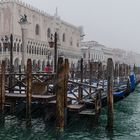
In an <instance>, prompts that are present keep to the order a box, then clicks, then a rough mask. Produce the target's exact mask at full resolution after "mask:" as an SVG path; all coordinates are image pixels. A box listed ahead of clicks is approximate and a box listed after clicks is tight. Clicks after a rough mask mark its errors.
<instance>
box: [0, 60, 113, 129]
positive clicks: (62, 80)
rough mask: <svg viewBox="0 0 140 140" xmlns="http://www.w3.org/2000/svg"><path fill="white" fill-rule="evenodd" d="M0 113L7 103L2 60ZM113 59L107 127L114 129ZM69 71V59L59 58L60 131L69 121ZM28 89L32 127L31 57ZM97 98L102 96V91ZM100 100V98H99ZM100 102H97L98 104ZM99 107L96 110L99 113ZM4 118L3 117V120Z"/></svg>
mask: <svg viewBox="0 0 140 140" xmlns="http://www.w3.org/2000/svg"><path fill="white" fill-rule="evenodd" d="M0 68H1V69H0V115H1V118H3V117H4V103H5V62H4V61H2V64H1V65H0ZM113 69H114V68H113V61H112V59H108V62H107V80H108V97H107V104H108V122H107V128H108V129H109V130H112V128H113V94H112V92H113ZM68 73H69V63H68V59H65V61H64V60H63V58H62V57H60V58H58V69H57V76H56V77H57V86H56V115H57V123H56V126H57V128H58V129H59V130H60V131H63V130H64V128H65V126H66V122H67V82H68ZM26 80H27V89H26V127H27V128H30V127H31V102H32V101H31V99H32V62H31V59H28V61H27V73H26ZM96 98H97V99H100V98H101V91H100V94H99V96H97V97H96ZM99 101H100V100H99ZM99 104H100V103H99V102H97V103H96V105H97V106H98V105H99ZM98 109H99V108H97V110H96V112H97V114H98V112H99V110H98ZM2 120H3V119H1V122H2Z"/></svg>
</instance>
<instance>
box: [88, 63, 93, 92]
mask: <svg viewBox="0 0 140 140" xmlns="http://www.w3.org/2000/svg"><path fill="white" fill-rule="evenodd" d="M92 75H93V63H92V62H89V85H92V80H93V78H92V77H93V76H92ZM89 94H90V95H91V87H90V88H89Z"/></svg>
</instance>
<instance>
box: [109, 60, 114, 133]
mask: <svg viewBox="0 0 140 140" xmlns="http://www.w3.org/2000/svg"><path fill="white" fill-rule="evenodd" d="M113 71H114V67H113V61H112V59H111V58H108V61H107V82H108V87H107V106H108V113H107V129H108V130H109V131H112V130H113Z"/></svg>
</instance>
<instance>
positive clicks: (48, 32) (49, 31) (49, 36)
mask: <svg viewBox="0 0 140 140" xmlns="http://www.w3.org/2000/svg"><path fill="white" fill-rule="evenodd" d="M47 37H48V38H51V29H50V28H48V30H47Z"/></svg>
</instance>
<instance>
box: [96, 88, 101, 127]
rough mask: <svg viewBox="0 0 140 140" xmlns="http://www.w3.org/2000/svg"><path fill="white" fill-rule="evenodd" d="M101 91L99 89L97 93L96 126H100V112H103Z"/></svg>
mask: <svg viewBox="0 0 140 140" xmlns="http://www.w3.org/2000/svg"><path fill="white" fill-rule="evenodd" d="M101 93H102V91H101V89H98V91H97V93H96V99H95V124H98V119H99V116H100V112H101V107H102V104H101Z"/></svg>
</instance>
